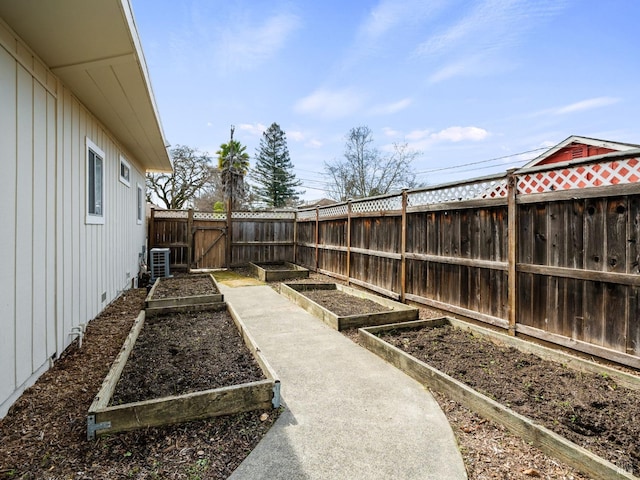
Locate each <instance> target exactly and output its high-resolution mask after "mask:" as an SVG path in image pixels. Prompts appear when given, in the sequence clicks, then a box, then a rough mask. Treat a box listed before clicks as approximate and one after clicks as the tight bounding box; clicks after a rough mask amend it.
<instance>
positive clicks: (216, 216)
mask: <svg viewBox="0 0 640 480" xmlns="http://www.w3.org/2000/svg"><path fill="white" fill-rule="evenodd" d="M193 219H194V220H226V219H227V214H226V213H224V212H193Z"/></svg>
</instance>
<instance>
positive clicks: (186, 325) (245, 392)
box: [87, 307, 280, 439]
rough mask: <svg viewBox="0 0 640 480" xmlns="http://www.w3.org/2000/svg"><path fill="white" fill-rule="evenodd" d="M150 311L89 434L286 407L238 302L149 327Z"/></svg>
mask: <svg viewBox="0 0 640 480" xmlns="http://www.w3.org/2000/svg"><path fill="white" fill-rule="evenodd" d="M145 318H146V315H145V312H144V311H142V312H140V315H139V316H138V318H137V319H136V321H135V323H134V325H133V327H132V328H131V331H130V333H129V336H128V337H127V339H126V340H125V342H124V345H123V347H122V350H121V351H120V354H119V355H118V357H117V358H116V360H115V361H114V362H113V364H112V367H111V370H110V371H109V374H108V375H107V376H106V378H105V379H104V381H103V384H102V388H101V389H100V392H99V393H98V395H97V396H96V397H95V399H94V401H93V403H92V405H91V407H90V408H89V413H88V424H87V437H88V438H89V439H92V438H95V435H96V434H98V435H101V434H106V433H115V432H121V431H127V430H134V429H138V428H145V427H151V426H159V425H168V424H174V423H181V422H186V421H191V420H198V419H203V418H210V417H215V416H220V415H229V414H233V413H239V412H246V411H250V410H261V409H266V408H278V407H279V406H280V382H279V380H277V378H276V376H275V373H274V372H273V370H272V369H271V367H270V366H269V364H268V362H267V361H266V360H265V359H264V358H263V356H262V354H261V353H260V351H259V349H258V348H257V346H256V344H255V342H254V341H253V339H252V338H251V336H250V335H249V334H248V332H247V331H246V329H245V327H244V325H243V323H242V321H241V320H240V319H239V317H238V316H237V314H236V313H235V312H234V310H233V309H232V308H231V307H228V311H210V312H195V313H193V312H192V313H189V314H188V315H187V314H184V313H183V314H181V313H177V314H171V315H168V316H167V315H164V316H158V317H156V318H153V319H149V321H148V325H147V328H145V329H143V327H144V325H145ZM181 323H183V325H182V328H181V325H180V324H181ZM141 332H142V333H141ZM141 335H142V337H141V343H140V349H139V351H136V352H135V353H134V354H133V355H132V351H133V350H134V349H135V348H136V343H137V340H138V337H139V336H141ZM145 337H146V338H145ZM234 337H236V338H234ZM130 359H131V362H132V363H131V364H128V361H129V360H130ZM219 364H222V365H219ZM239 365H242V366H243V367H240V366H239ZM216 369H217V370H218V371H217V373H213V374H212V371H213V370H216ZM125 370H126V371H125ZM123 372H125V373H124V376H123ZM187 377H189V378H187ZM121 379H122V380H123V383H122V384H119V382H120V380H121ZM156 395H159V397H158V398H154V397H155V396H156Z"/></svg>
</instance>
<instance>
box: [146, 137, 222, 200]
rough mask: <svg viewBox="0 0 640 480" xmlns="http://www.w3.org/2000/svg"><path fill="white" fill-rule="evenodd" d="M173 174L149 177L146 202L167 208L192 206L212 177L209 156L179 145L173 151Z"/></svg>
mask: <svg viewBox="0 0 640 480" xmlns="http://www.w3.org/2000/svg"><path fill="white" fill-rule="evenodd" d="M171 157H172V158H173V173H148V174H147V180H146V183H147V200H148V201H154V200H158V201H160V202H161V203H162V204H163V205H161V206H164V207H165V208H169V209H181V208H184V207H186V206H191V204H192V203H193V201H194V199H195V198H196V197H197V196H198V194H199V193H200V192H201V191H202V189H203V188H205V187H206V186H207V185H208V184H209V182H211V178H212V175H213V171H214V169H213V166H212V165H211V159H210V158H209V157H208V156H207V154H206V153H201V152H198V151H197V150H195V149H193V148H190V147H187V146H184V145H178V146H176V147H175V148H173V149H171Z"/></svg>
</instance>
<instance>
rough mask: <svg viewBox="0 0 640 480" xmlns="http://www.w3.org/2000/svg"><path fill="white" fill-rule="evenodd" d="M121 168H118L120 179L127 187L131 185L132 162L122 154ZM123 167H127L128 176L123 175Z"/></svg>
mask: <svg viewBox="0 0 640 480" xmlns="http://www.w3.org/2000/svg"><path fill="white" fill-rule="evenodd" d="M119 167H120V168H118V177H119V178H120V181H121V182H122V183H124V184H125V185H126V186H127V187H131V164H130V163H129V162H127V159H126V158H124V157H123V156H122V155H120V165H119ZM122 167H125V168H126V169H127V173H128V177H125V176H123V175H122Z"/></svg>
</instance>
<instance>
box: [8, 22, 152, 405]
mask: <svg viewBox="0 0 640 480" xmlns="http://www.w3.org/2000/svg"><path fill="white" fill-rule="evenodd" d="M87 138H88V139H90V140H91V141H92V142H93V143H94V144H96V145H97V146H98V147H99V148H100V149H102V150H103V151H104V154H105V158H104V218H105V223H104V225H87V224H85V213H86V183H85V182H86V146H85V145H86V143H85V142H86V139H87ZM121 155H122V156H123V157H124V158H125V159H126V160H127V161H128V163H129V165H130V166H131V180H130V186H126V185H124V184H123V183H121V182H120V181H119V175H120V156H121ZM0 159H1V162H0V164H1V165H2V171H1V172H0V212H1V217H0V229H1V231H2V234H1V235H0V255H1V257H0V258H2V259H3V263H2V267H1V269H0V271H1V272H2V273H0V329H1V333H0V417H2V416H4V415H5V414H6V412H7V410H8V408H9V407H10V406H11V404H12V403H13V402H14V401H15V400H16V399H17V397H18V396H19V395H20V394H21V392H22V391H23V390H24V389H25V388H26V387H28V386H30V385H31V384H33V382H35V380H36V379H37V378H38V376H39V375H40V374H41V373H43V372H44V371H45V370H46V369H47V368H48V366H49V359H50V358H53V359H55V358H57V357H58V356H59V355H60V354H61V353H62V351H63V350H64V349H65V348H66V347H67V346H68V345H69V344H70V343H71V341H72V340H73V338H72V337H71V336H69V333H70V332H71V329H72V327H74V326H78V325H80V324H84V323H87V322H88V321H89V320H91V319H92V318H94V317H95V316H96V315H98V314H99V313H100V311H101V310H102V309H103V308H104V307H105V306H106V305H107V304H108V303H110V302H111V301H112V300H114V299H115V298H116V297H117V296H118V295H119V294H120V293H121V292H122V290H123V289H126V288H128V287H130V286H131V285H132V279H134V278H135V277H136V275H137V272H138V254H139V253H140V252H141V250H142V249H143V247H144V245H145V237H146V228H145V225H144V223H143V224H138V222H137V188H136V185H137V184H140V185H144V172H143V170H142V169H141V168H139V167H138V165H137V162H136V159H135V158H132V157H131V156H130V155H128V154H127V152H126V151H125V150H124V149H123V148H122V147H121V146H120V144H119V143H118V142H117V139H115V138H113V136H112V135H111V134H110V133H109V132H108V131H106V129H105V128H104V127H103V126H102V125H101V123H100V122H99V121H98V120H97V119H96V118H95V117H93V115H92V114H91V113H90V112H89V111H88V110H87V109H86V108H85V107H84V106H83V105H82V104H80V103H79V101H78V100H77V99H76V98H75V97H74V96H73V94H72V92H70V91H69V90H68V89H67V88H65V87H64V85H62V84H61V83H60V82H59V81H58V79H57V78H56V77H55V76H54V75H53V74H52V73H51V72H49V71H48V69H47V68H46V67H45V66H44V64H43V63H42V62H41V61H40V60H39V59H38V58H37V57H36V56H35V55H34V54H32V53H31V51H30V50H29V49H28V47H26V46H25V45H23V43H22V42H21V41H20V40H19V39H18V38H16V36H15V34H13V32H12V31H11V30H10V29H9V28H8V27H6V26H5V25H4V24H3V23H2V22H1V21H0ZM103 294H104V295H105V299H104V301H103V299H102V297H103Z"/></svg>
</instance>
